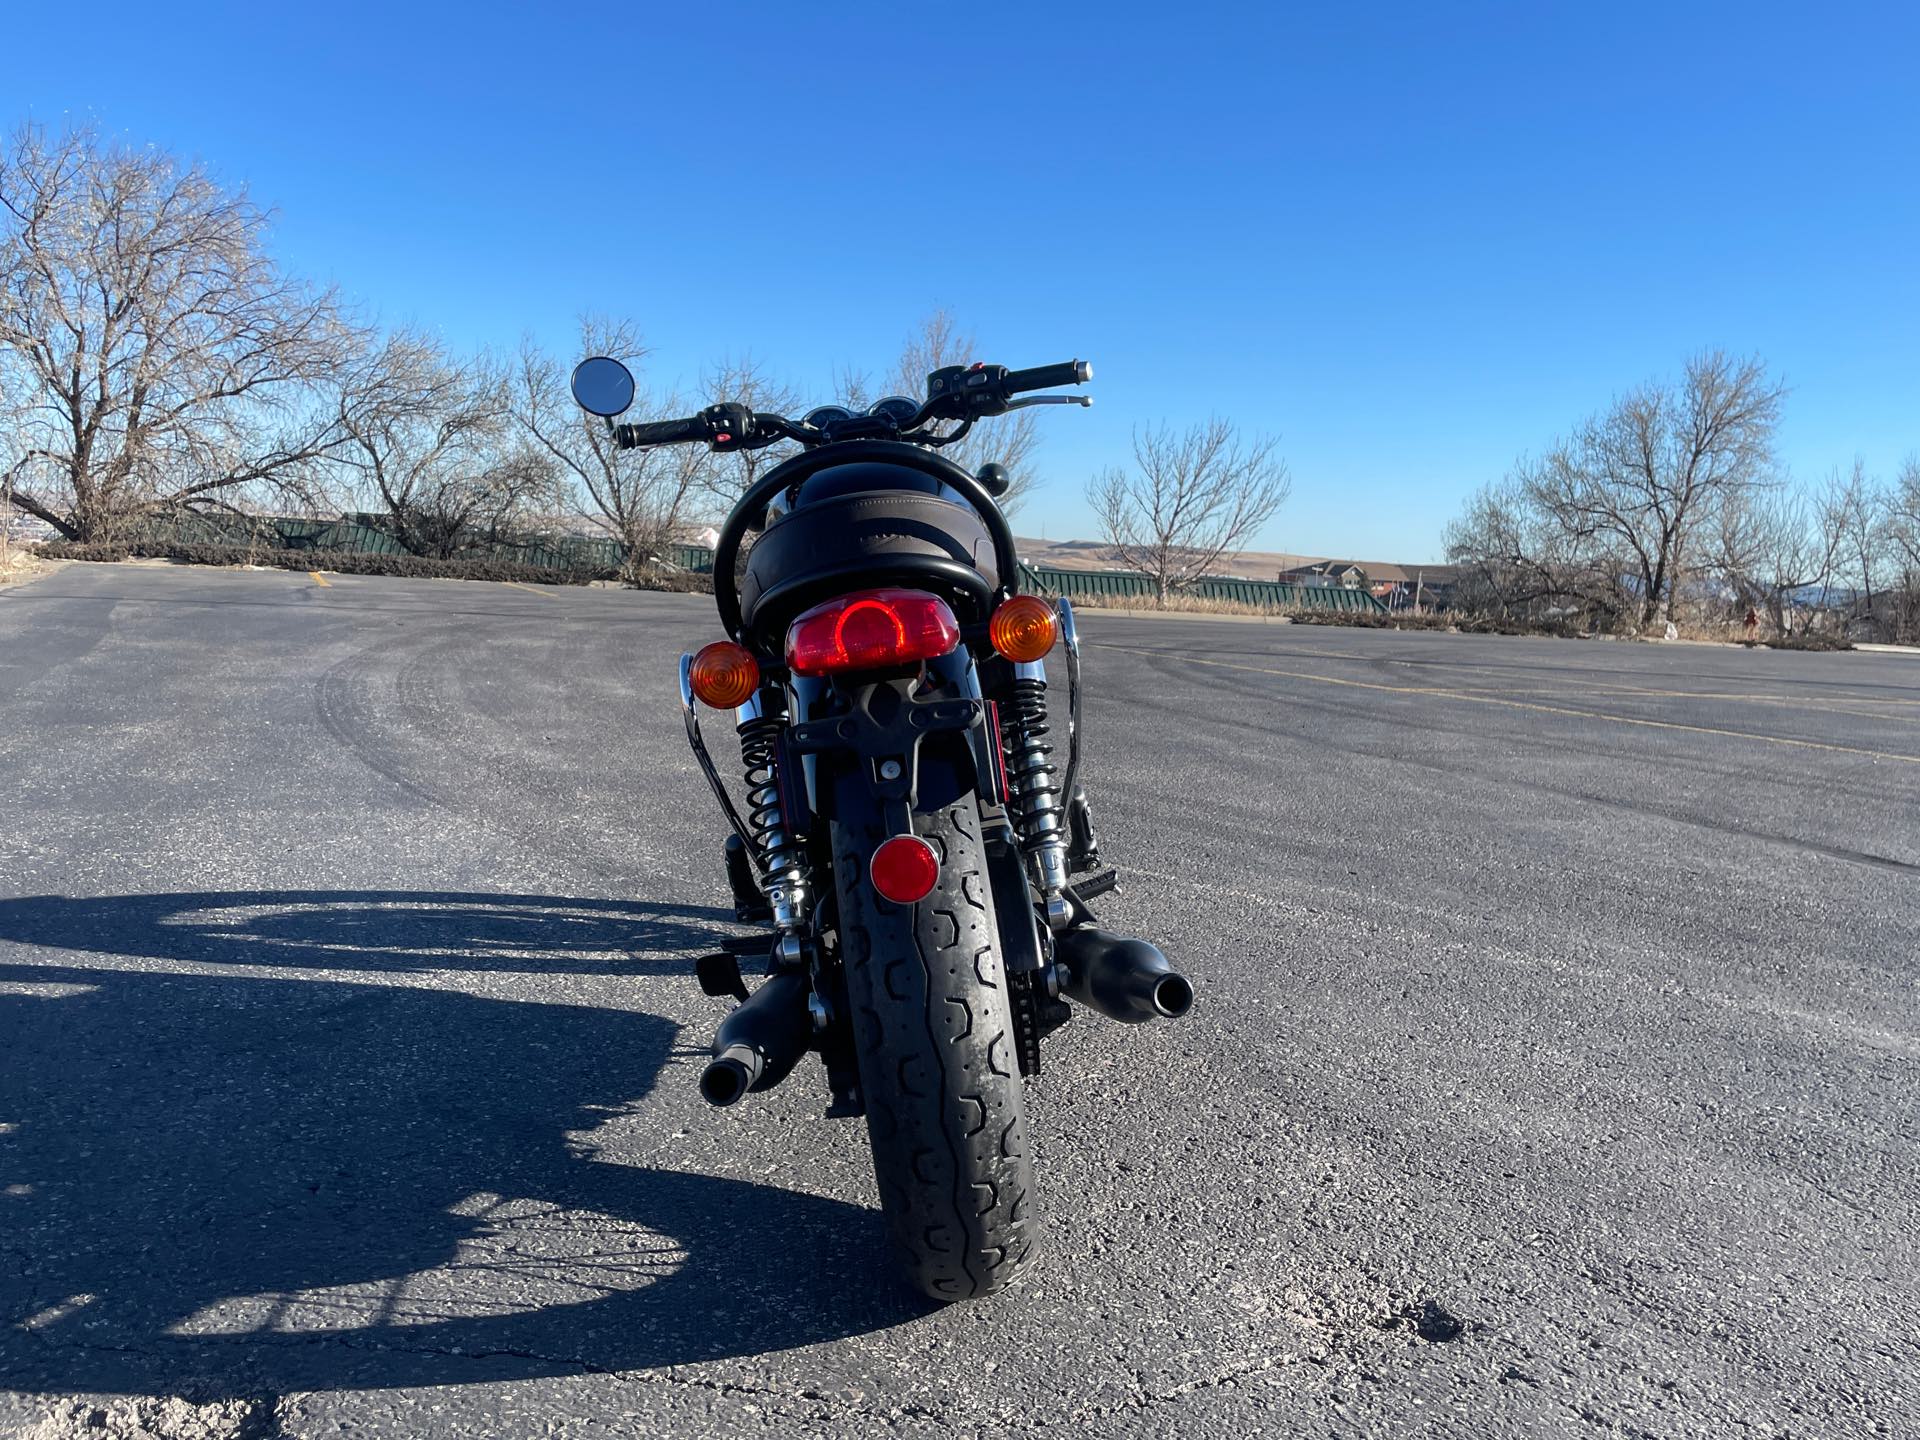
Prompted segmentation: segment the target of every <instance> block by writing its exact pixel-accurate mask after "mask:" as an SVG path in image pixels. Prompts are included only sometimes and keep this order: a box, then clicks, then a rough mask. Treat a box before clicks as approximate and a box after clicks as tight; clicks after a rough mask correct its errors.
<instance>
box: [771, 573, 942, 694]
mask: <svg viewBox="0 0 1920 1440" xmlns="http://www.w3.org/2000/svg"><path fill="white" fill-rule="evenodd" d="M959 643H960V623H959V622H958V621H957V620H955V619H954V618H953V611H951V610H949V609H948V608H947V602H946V601H944V600H942V599H941V598H940V597H939V596H938V595H928V594H926V593H924V592H923V591H919V590H860V591H856V592H855V593H854V594H852V595H842V596H840V597H839V599H837V600H829V601H827V603H826V604H824V605H816V606H814V607H813V609H811V610H809V611H807V613H806V614H804V615H802V616H801V617H800V618H799V619H798V620H796V621H794V622H793V624H792V626H791V627H790V628H789V629H788V630H787V664H788V665H789V666H790V667H791V668H792V670H793V673H794V674H796V675H835V674H839V673H840V672H842V671H845V670H885V669H888V668H890V667H892V666H895V665H907V664H911V663H912V662H914V661H916V660H930V659H932V658H933V657H934V656H936V655H945V654H948V653H949V652H951V651H952V649H953V647H954V646H956V645H958V644H959Z"/></svg>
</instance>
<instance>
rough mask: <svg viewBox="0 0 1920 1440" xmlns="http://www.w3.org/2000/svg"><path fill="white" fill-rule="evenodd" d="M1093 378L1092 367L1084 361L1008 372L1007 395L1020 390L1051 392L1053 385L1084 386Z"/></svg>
mask: <svg viewBox="0 0 1920 1440" xmlns="http://www.w3.org/2000/svg"><path fill="white" fill-rule="evenodd" d="M1092 378H1093V366H1092V365H1091V364H1089V363H1088V362H1087V361H1085V360H1069V361H1067V362H1066V363H1065V364H1064V365H1035V366H1034V367H1033V368H1032V369H1031V370H1009V371H1008V372H1007V380H1006V387H1007V393H1008V394H1009V395H1012V394H1014V393H1015V392H1016V391H1020V390H1051V389H1052V388H1053V387H1054V386H1055V385H1084V384H1086V383H1087V381H1089V380H1091V379H1092Z"/></svg>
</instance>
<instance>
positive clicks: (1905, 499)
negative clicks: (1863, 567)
mask: <svg viewBox="0 0 1920 1440" xmlns="http://www.w3.org/2000/svg"><path fill="white" fill-rule="evenodd" d="M1882 505H1883V507H1884V508H1883V510H1882V524H1883V525H1884V527H1885V532H1884V533H1885V537H1886V547H1887V555H1888V557H1889V559H1890V560H1891V562H1892V568H1893V570H1894V571H1895V572H1896V583H1897V590H1896V592H1895V593H1894V595H1893V596H1892V597H1891V604H1890V605H1889V607H1888V620H1887V634H1888V635H1889V637H1890V638H1892V639H1894V640H1903V641H1904V640H1913V639H1916V638H1920V455H1909V456H1908V457H1907V458H1906V459H1905V460H1904V461H1902V462H1901V465H1900V473H1899V474H1898V475H1897V476H1896V477H1895V478H1894V482H1893V486H1892V488H1891V489H1889V490H1887V491H1886V492H1885V494H1884V495H1883V497H1882Z"/></svg>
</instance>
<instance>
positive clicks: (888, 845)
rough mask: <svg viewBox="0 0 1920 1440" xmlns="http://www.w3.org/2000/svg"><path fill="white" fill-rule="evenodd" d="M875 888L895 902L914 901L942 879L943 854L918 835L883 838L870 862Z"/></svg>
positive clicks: (868, 869)
mask: <svg viewBox="0 0 1920 1440" xmlns="http://www.w3.org/2000/svg"><path fill="white" fill-rule="evenodd" d="M867 873H868V874H869V875H871V876H872V877H873V888H874V889H876V890H878V891H879V892H880V894H881V895H882V897H884V898H885V899H888V900H891V901H893V903H894V904H896V905H911V904H913V903H914V902H915V901H917V900H924V899H926V898H927V896H928V895H929V894H931V893H932V891H933V887H934V885H935V883H936V882H937V881H938V880H939V879H940V857H939V856H937V855H935V854H934V853H933V847H932V846H931V845H929V844H927V842H926V841H924V840H922V839H921V838H920V837H919V836H918V835H896V836H894V837H893V838H892V839H891V840H887V841H883V842H882V843H881V845H880V848H879V849H877V850H875V851H874V852H873V859H872V860H870V861H868V862H867Z"/></svg>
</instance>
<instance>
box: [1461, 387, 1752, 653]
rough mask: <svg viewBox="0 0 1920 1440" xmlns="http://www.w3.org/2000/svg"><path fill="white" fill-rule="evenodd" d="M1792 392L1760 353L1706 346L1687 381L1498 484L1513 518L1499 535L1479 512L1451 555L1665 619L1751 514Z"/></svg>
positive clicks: (1644, 617)
mask: <svg viewBox="0 0 1920 1440" xmlns="http://www.w3.org/2000/svg"><path fill="white" fill-rule="evenodd" d="M1785 395H1786V388H1785V386H1784V385H1782V384H1781V383H1780V382H1779V381H1777V380H1775V379H1773V378H1772V377H1770V376H1769V375H1768V373H1767V371H1766V367H1765V366H1764V365H1763V364H1762V363H1761V362H1760V361H1759V360H1757V359H1738V358H1735V357H1732V356H1729V355H1727V354H1725V353H1724V352H1721V351H1706V352H1703V353H1701V354H1699V355H1697V356H1695V357H1694V358H1693V359H1691V360H1689V361H1688V362H1687V366H1686V371H1685V374H1684V375H1683V377H1682V378H1681V380H1680V381H1679V382H1678V383H1677V384H1670V383H1663V382H1657V383H1652V384H1647V385H1642V386H1640V387H1638V388H1637V389H1635V390H1632V391H1629V392H1628V393H1627V394H1625V395H1624V396H1622V397H1620V398H1619V399H1617V400H1615V401H1614V403H1613V404H1612V406H1610V407H1609V408H1608V409H1607V410H1605V411H1603V412H1601V413H1600V414H1597V415H1595V416H1593V417H1592V418H1590V419H1589V420H1587V421H1585V422H1584V423H1583V424H1581V425H1580V426H1579V427H1578V428H1577V429H1576V430H1575V431H1574V432H1573V434H1572V435H1571V436H1569V437H1568V438H1566V439H1565V440H1562V441H1560V442H1558V443H1557V444H1555V445H1554V446H1553V447H1552V448H1551V449H1549V450H1548V451H1547V452H1546V453H1545V454H1544V455H1543V456H1541V457H1539V458H1538V459H1534V460H1524V461H1522V462H1521V463H1520V464H1519V465H1518V466H1517V467H1516V469H1515V471H1514V473H1513V474H1512V475H1511V476H1510V477H1509V481H1508V484H1507V485H1506V486H1505V487H1503V488H1502V489H1501V490H1500V491H1499V492H1498V493H1499V495H1500V497H1501V499H1502V503H1503V505H1504V506H1505V507H1506V508H1507V510H1508V511H1509V512H1510V513H1511V515H1512V518H1513V520H1514V523H1513V524H1511V525H1509V526H1508V527H1507V530H1506V533H1505V534H1504V535H1500V534H1498V533H1496V531H1495V529H1490V527H1489V526H1488V525H1487V524H1485V523H1483V522H1485V521H1486V520H1487V518H1488V517H1487V516H1486V515H1485V514H1481V515H1479V516H1478V517H1476V516H1475V515H1474V514H1473V513H1472V512H1471V511H1470V512H1469V514H1468V515H1467V516H1464V517H1462V520H1461V521H1460V522H1459V523H1458V524H1457V525H1456V528H1455V530H1454V532H1453V533H1452V534H1451V536H1450V540H1451V541H1453V542H1455V548H1454V549H1453V551H1452V553H1453V554H1454V555H1455V558H1456V559H1457V560H1458V561H1460V562H1461V563H1467V564H1470V565H1471V564H1475V563H1480V562H1482V561H1484V562H1485V563H1489V564H1490V563H1493V562H1494V561H1498V562H1499V563H1500V564H1502V565H1503V566H1505V567H1506V570H1507V571H1508V573H1509V574H1510V575H1513V576H1519V577H1522V578H1524V579H1526V580H1527V581H1528V583H1529V585H1531V586H1532V587H1533V588H1535V589H1536V590H1538V591H1539V593H1540V594H1554V595H1558V596H1561V597H1564V598H1565V599H1567V600H1569V601H1573V602H1576V603H1580V604H1583V605H1585V606H1587V607H1588V608H1592V609H1598V610H1604V611H1611V610H1615V609H1620V608H1624V609H1625V610H1626V612H1627V615H1628V618H1629V620H1630V622H1631V623H1633V624H1636V625H1642V626H1643V625H1648V624H1652V623H1655V622H1656V621H1661V620H1665V619H1667V618H1669V617H1670V616H1671V614H1672V613H1673V606H1674V599H1675V597H1676V596H1677V595H1678V594H1680V593H1681V591H1682V588H1683V585H1684V582H1685V579H1686V577H1687V576H1688V574H1689V573H1690V567H1695V566H1700V567H1704V566H1706V565H1707V564H1709V563H1710V562H1712V561H1715V560H1717V559H1721V558H1724V550H1725V547H1724V545H1720V544H1718V543H1717V539H1716V536H1717V531H1716V527H1718V526H1720V524H1721V522H1722V521H1723V520H1725V521H1727V522H1728V523H1732V522H1733V521H1735V520H1738V519H1741V518H1742V517H1746V518H1749V519H1750V518H1751V517H1750V507H1748V505H1747V501H1748V500H1749V499H1750V498H1751V497H1752V496H1753V495H1754V493H1755V492H1756V491H1757V490H1758V489H1760V488H1762V487H1764V486H1766V485H1767V484H1768V483H1769V482H1770V480H1771V467H1772V461H1773V434H1774V429H1775V427H1776V426H1777V425H1778V423H1779V418H1780V407H1781V404H1782V401H1783V400H1784V398H1785ZM1475 503H1476V504H1479V503H1480V502H1479V501H1476V502H1475ZM1514 546H1522V547H1524V548H1523V549H1515V548H1513V547H1514ZM1489 547H1490V548H1489ZM1623 601H1624V602H1625V604H1624V605H1623V603H1622V602H1623Z"/></svg>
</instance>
